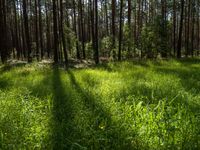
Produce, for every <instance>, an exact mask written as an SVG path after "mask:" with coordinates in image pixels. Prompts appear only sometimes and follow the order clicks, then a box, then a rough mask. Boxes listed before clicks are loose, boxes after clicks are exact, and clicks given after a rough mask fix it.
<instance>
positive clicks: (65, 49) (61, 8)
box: [60, 0, 68, 66]
mask: <svg viewBox="0 0 200 150" xmlns="http://www.w3.org/2000/svg"><path fill="white" fill-rule="evenodd" d="M60 17H61V19H60V20H61V36H62V44H63V51H64V58H65V65H66V66H67V65H68V53H67V48H66V40H65V39H66V37H65V33H64V28H63V26H64V19H63V0H60Z"/></svg>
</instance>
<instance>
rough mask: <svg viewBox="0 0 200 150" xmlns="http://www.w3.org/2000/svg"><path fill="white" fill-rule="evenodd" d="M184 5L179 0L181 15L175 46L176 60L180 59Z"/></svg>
mask: <svg viewBox="0 0 200 150" xmlns="http://www.w3.org/2000/svg"><path fill="white" fill-rule="evenodd" d="M184 4H185V1H184V0H181V15H180V27H179V38H178V45H177V58H181V48H182V30H183V13H184Z"/></svg>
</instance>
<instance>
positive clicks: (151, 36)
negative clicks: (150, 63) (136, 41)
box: [141, 26, 159, 58]
mask: <svg viewBox="0 0 200 150" xmlns="http://www.w3.org/2000/svg"><path fill="white" fill-rule="evenodd" d="M158 42H159V38H158V34H157V32H156V30H155V28H154V27H153V26H144V27H143V28H142V34H141V49H142V55H144V53H145V54H146V55H147V57H148V58H154V57H156V56H157V51H158ZM142 57H143V56H142Z"/></svg>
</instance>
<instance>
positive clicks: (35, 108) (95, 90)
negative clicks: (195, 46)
mask: <svg viewBox="0 0 200 150" xmlns="http://www.w3.org/2000/svg"><path fill="white" fill-rule="evenodd" d="M199 124H200V60H199V59H193V60H192V59H188V60H181V61H178V60H169V61H154V62H152V61H144V62H136V61H135V62H118V63H109V64H103V65H99V66H96V67H91V68H87V69H69V70H67V71H65V70H63V69H59V68H58V67H52V66H50V65H49V66H48V65H39V64H37V63H34V64H27V65H25V64H24V65H21V66H14V67H11V66H1V67H0V149H72V150H79V149H80V150H86V149H94V150H98V149H109V150H110V149H119V150H122V149H125V150H126V149H148V150H149V149H197V150H198V149H200V127H199Z"/></svg>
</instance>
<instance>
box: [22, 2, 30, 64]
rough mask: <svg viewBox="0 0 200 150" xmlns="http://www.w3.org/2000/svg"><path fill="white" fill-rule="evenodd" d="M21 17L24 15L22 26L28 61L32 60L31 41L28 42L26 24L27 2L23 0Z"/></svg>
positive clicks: (27, 27)
mask: <svg viewBox="0 0 200 150" xmlns="http://www.w3.org/2000/svg"><path fill="white" fill-rule="evenodd" d="M23 17H24V28H25V37H26V45H27V49H28V50H27V53H28V62H31V61H32V58H31V43H30V35H29V26H28V14H27V2H26V0H23Z"/></svg>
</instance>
